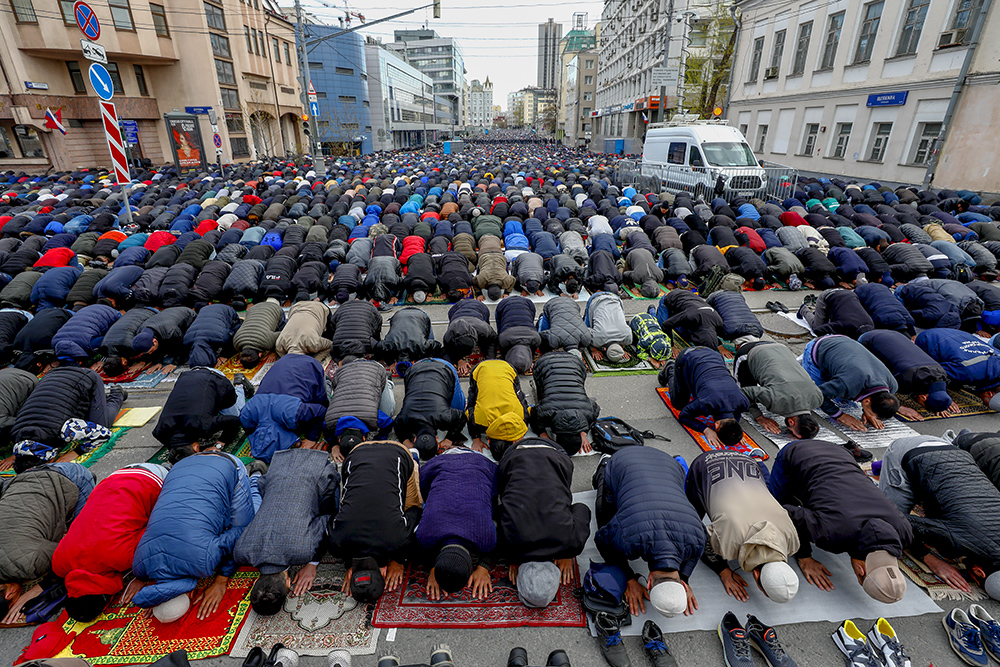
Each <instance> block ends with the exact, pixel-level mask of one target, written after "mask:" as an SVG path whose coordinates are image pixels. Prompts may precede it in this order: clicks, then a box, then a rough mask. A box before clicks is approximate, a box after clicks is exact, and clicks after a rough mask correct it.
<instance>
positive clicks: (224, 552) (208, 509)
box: [132, 453, 254, 608]
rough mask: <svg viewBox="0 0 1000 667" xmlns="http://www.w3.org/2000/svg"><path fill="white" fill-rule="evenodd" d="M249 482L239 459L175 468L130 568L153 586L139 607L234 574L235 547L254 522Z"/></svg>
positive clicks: (206, 459) (195, 459)
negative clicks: (205, 580)
mask: <svg viewBox="0 0 1000 667" xmlns="http://www.w3.org/2000/svg"><path fill="white" fill-rule="evenodd" d="M253 512H254V510H253V504H252V502H251V500H250V480H249V479H248V478H247V473H246V469H245V468H244V467H243V464H242V463H241V462H240V460H239V459H237V458H236V457H235V456H231V455H229V454H221V453H219V454H204V455H194V456H189V457H187V458H186V459H183V460H181V461H179V462H177V463H175V464H174V467H173V468H171V470H170V473H169V474H168V475H167V478H166V480H164V482H163V489H162V490H161V491H160V496H159V498H157V500H156V505H154V506H153V512H152V513H151V514H150V516H149V524H148V526H147V528H146V532H145V533H144V534H143V536H142V539H141V540H139V546H138V547H136V550H135V557H134V559H133V561H132V569H133V570H134V571H135V574H136V576H138V577H139V578H141V579H145V580H147V581H152V582H155V583H152V584H149V585H147V586H145V587H144V588H143V589H142V590H141V591H139V593H137V594H136V596H135V600H134V602H135V604H137V605H138V606H140V607H147V608H148V607H155V606H156V605H158V604H160V603H161V602H166V601H167V600H170V599H172V598H175V597H177V596H178V595H182V594H184V593H187V592H189V591H192V590H194V588H195V586H197V585H198V580H199V579H202V578H204V577H209V576H212V575H213V574H216V573H217V572H218V574H221V575H222V576H224V577H230V576H232V575H233V574H234V573H235V572H236V564H235V562H234V561H233V547H234V546H235V545H236V540H237V539H239V537H240V535H241V534H242V533H243V529H244V528H246V527H247V526H248V525H249V524H250V521H251V520H252V519H253Z"/></svg>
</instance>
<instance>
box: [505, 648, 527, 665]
mask: <svg viewBox="0 0 1000 667" xmlns="http://www.w3.org/2000/svg"><path fill="white" fill-rule="evenodd" d="M527 665H528V652H527V651H525V650H524V649H523V648H521V647H520V646H515V647H514V648H512V649H511V650H510V655H509V656H507V667H527Z"/></svg>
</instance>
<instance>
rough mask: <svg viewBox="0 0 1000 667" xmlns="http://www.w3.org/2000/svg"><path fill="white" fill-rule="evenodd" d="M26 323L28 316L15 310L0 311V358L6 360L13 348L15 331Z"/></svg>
mask: <svg viewBox="0 0 1000 667" xmlns="http://www.w3.org/2000/svg"><path fill="white" fill-rule="evenodd" d="M27 323H28V316H27V315H25V314H24V313H19V312H17V311H15V310H8V311H3V312H0V360H3V361H4V362H6V360H7V358H8V357H7V355H9V354H10V352H11V350H13V349H14V339H15V338H16V337H17V333H18V332H19V331H20V330H21V329H23V328H24V325H26V324H27Z"/></svg>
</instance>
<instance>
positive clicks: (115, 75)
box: [104, 63, 125, 95]
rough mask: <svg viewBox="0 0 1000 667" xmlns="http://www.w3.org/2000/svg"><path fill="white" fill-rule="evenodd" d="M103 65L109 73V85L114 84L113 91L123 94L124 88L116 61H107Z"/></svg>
mask: <svg viewBox="0 0 1000 667" xmlns="http://www.w3.org/2000/svg"><path fill="white" fill-rule="evenodd" d="M104 67H106V68H107V70H108V74H110V75H111V85H113V86H114V89H115V93H117V94H118V95H124V94H125V88H124V87H123V86H122V75H121V72H119V71H118V63H108V64H107V65H105V66H104Z"/></svg>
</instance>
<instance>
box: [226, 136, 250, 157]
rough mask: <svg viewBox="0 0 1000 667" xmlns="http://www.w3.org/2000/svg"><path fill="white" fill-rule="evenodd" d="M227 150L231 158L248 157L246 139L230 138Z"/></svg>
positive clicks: (248, 148)
mask: <svg viewBox="0 0 1000 667" xmlns="http://www.w3.org/2000/svg"><path fill="white" fill-rule="evenodd" d="M229 150H231V151H232V153H233V157H248V156H249V155H250V143H249V142H248V141H247V138H246V137H230V138H229Z"/></svg>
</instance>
